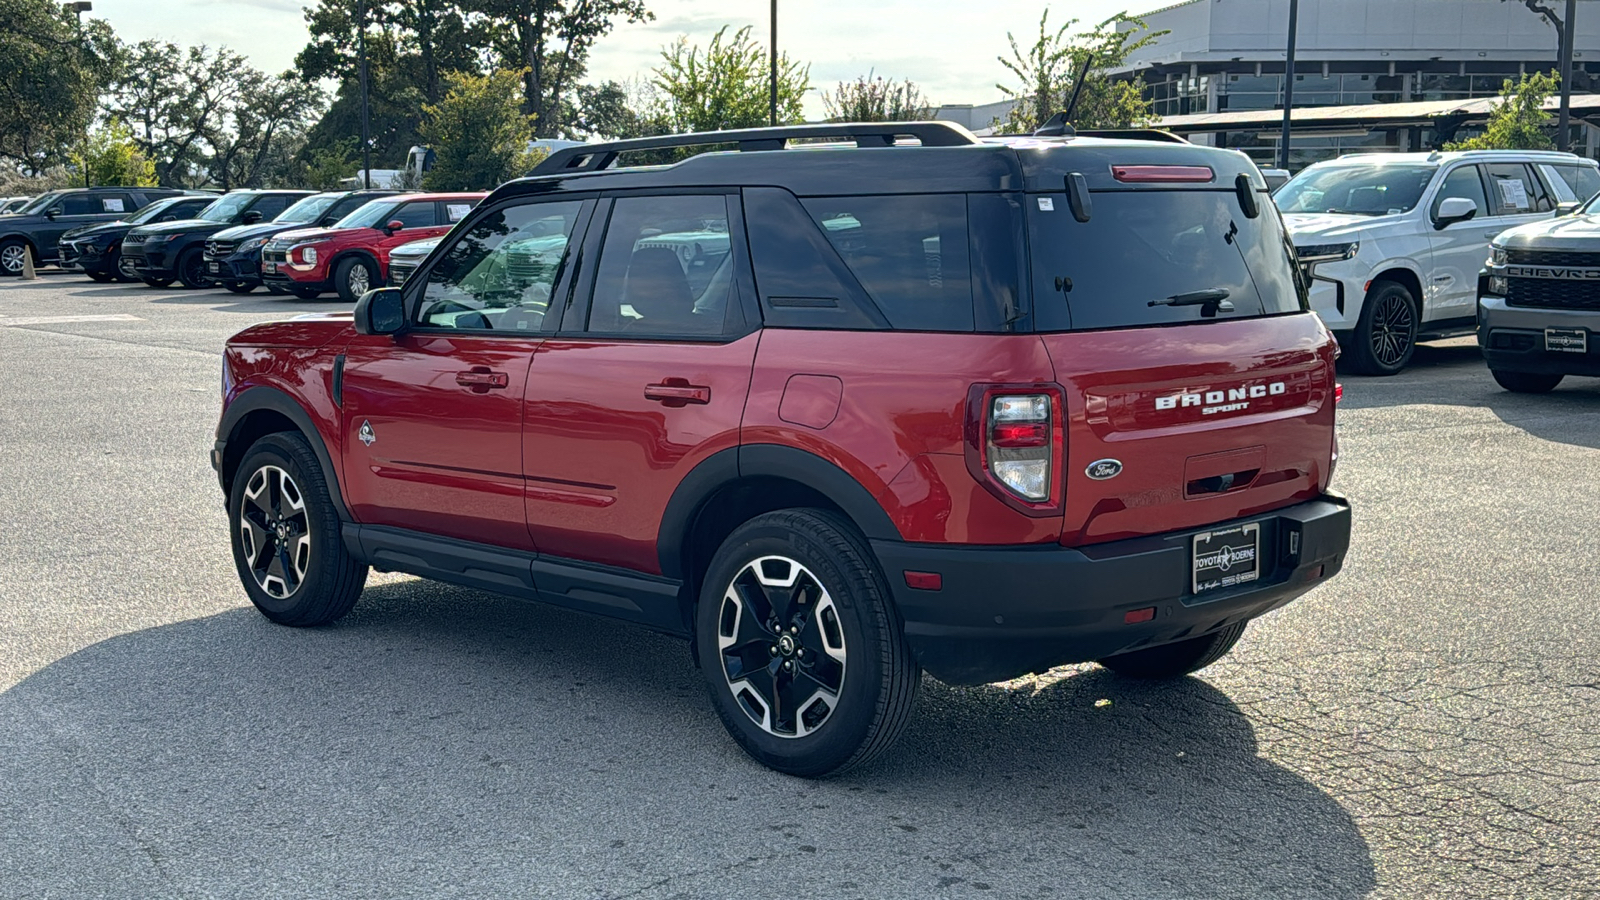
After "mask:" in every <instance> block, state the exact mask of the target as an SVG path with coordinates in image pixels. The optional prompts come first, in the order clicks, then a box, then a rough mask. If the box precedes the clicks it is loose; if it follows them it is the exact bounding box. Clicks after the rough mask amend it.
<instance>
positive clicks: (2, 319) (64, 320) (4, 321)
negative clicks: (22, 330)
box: [0, 313, 144, 328]
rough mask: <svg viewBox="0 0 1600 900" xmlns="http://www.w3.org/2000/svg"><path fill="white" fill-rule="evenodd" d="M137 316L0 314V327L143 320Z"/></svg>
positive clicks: (118, 314)
mask: <svg viewBox="0 0 1600 900" xmlns="http://www.w3.org/2000/svg"><path fill="white" fill-rule="evenodd" d="M143 321H144V319H141V318H139V317H138V316H130V315H128V314H126V313H113V314H111V315H105V316H0V328H9V327H13V326H17V325H65V324H68V323H70V322H143Z"/></svg>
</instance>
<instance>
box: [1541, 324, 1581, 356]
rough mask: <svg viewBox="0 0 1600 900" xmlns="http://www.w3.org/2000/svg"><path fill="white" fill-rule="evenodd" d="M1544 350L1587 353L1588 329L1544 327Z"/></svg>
mask: <svg viewBox="0 0 1600 900" xmlns="http://www.w3.org/2000/svg"><path fill="white" fill-rule="evenodd" d="M1544 352H1546V353H1588V352H1589V331H1588V329H1585V328H1546V329H1545V330H1544Z"/></svg>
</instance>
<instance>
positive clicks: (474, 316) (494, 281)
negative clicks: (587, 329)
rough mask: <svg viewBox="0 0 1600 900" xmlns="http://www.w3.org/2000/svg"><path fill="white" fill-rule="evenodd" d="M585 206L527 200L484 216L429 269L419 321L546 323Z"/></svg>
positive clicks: (471, 325) (529, 327) (510, 325)
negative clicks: (573, 234)
mask: <svg viewBox="0 0 1600 900" xmlns="http://www.w3.org/2000/svg"><path fill="white" fill-rule="evenodd" d="M582 211H583V201H581V200H567V201H562V202H559V203H527V204H523V205H520V206H508V207H505V208H504V209H500V210H497V211H495V212H493V213H491V214H489V215H488V216H486V217H484V218H482V219H480V220H478V222H477V223H476V224H475V225H473V226H472V228H471V229H469V230H468V231H466V232H465V233H463V234H461V235H460V237H459V238H458V239H457V240H456V242H455V243H454V244H452V245H451V246H450V247H449V249H448V250H446V251H445V253H444V255H443V256H442V257H441V258H440V259H439V261H438V262H437V263H435V264H434V266H433V267H432V269H430V270H429V272H428V280H427V286H426V287H425V288H424V289H423V294H422V303H421V306H420V308H419V309H418V311H417V321H418V323H419V324H420V325H422V326H423V327H426V328H466V329H479V330H494V331H515V332H537V331H541V330H544V320H545V313H546V312H548V311H549V309H550V303H551V294H552V293H553V292H554V291H555V288H556V285H557V284H558V283H559V282H560V280H561V274H562V272H563V270H564V269H565V267H566V264H567V245H568V243H569V242H570V240H571V237H572V231H573V228H574V227H575V226H576V225H577V222H578V217H579V214H580V213H581V212H582ZM551 324H552V325H553V324H554V322H552V323H551Z"/></svg>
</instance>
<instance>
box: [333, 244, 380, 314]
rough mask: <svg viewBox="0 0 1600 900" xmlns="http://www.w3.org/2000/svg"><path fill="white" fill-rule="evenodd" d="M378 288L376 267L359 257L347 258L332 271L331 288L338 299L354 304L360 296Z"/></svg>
mask: <svg viewBox="0 0 1600 900" xmlns="http://www.w3.org/2000/svg"><path fill="white" fill-rule="evenodd" d="M377 286H378V271H377V267H376V266H374V265H373V264H372V263H370V262H368V261H367V260H366V259H365V258H363V257H360V256H347V257H345V258H344V259H342V260H340V261H339V265H337V266H335V267H334V270H333V288H334V290H336V291H338V292H339V299H340V300H343V301H344V302H346V303H354V302H356V301H357V300H360V299H361V295H362V294H365V293H366V292H367V291H370V290H372V289H373V288H374V287H377Z"/></svg>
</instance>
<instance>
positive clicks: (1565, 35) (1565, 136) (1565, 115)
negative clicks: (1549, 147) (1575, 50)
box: [1556, 0, 1578, 151]
mask: <svg viewBox="0 0 1600 900" xmlns="http://www.w3.org/2000/svg"><path fill="white" fill-rule="evenodd" d="M1577 11H1578V0H1567V17H1566V19H1565V20H1563V21H1562V23H1561V113H1560V115H1559V116H1558V117H1557V118H1556V149H1557V150H1562V151H1566V150H1570V149H1571V148H1572V135H1571V133H1570V132H1571V127H1572V126H1571V123H1572V38H1573V28H1572V20H1573V18H1574V16H1575V14H1576V13H1577Z"/></svg>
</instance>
